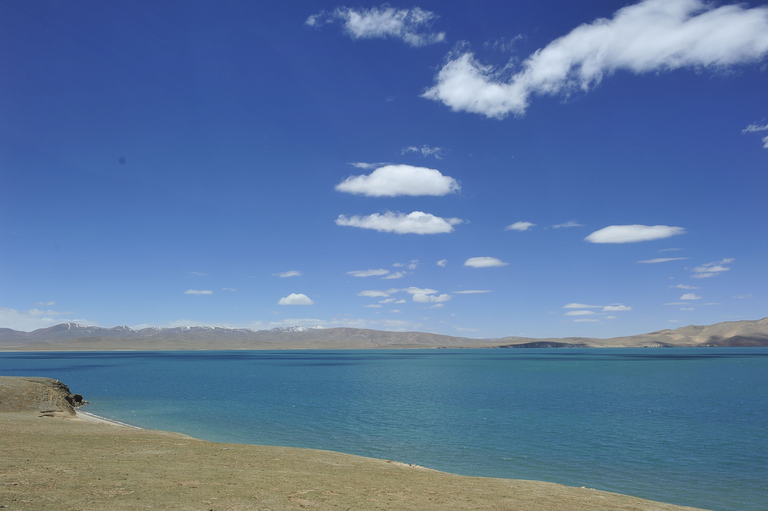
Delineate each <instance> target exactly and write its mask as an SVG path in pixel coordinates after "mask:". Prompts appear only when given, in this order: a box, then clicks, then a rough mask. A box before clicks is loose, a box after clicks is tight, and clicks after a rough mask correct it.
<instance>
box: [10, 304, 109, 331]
mask: <svg viewBox="0 0 768 511" xmlns="http://www.w3.org/2000/svg"><path fill="white" fill-rule="evenodd" d="M46 303H47V302H46ZM67 314H72V312H60V311H53V310H46V311H44V310H40V309H31V310H28V311H18V310H15V309H9V308H7V307H0V325H2V327H3V328H11V329H13V330H20V331H22V332H31V331H32V330H37V329H38V328H48V327H50V326H54V325H58V324H59V323H78V324H80V325H94V324H95V323H93V322H92V321H88V320H87V319H64V318H61V317H55V316H62V315H67Z"/></svg>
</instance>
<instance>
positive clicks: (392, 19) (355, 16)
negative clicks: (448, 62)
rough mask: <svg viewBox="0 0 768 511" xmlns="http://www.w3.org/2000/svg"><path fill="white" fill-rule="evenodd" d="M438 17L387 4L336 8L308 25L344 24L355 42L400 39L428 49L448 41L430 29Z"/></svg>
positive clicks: (314, 15) (317, 15)
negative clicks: (389, 38)
mask: <svg viewBox="0 0 768 511" xmlns="http://www.w3.org/2000/svg"><path fill="white" fill-rule="evenodd" d="M437 18H438V16H437V15H436V14H435V13H433V12H430V11H425V10H423V9H419V8H418V7H414V8H413V9H395V8H393V7H389V6H387V5H386V4H385V5H383V6H381V7H371V8H370V9H364V8H361V9H359V10H355V9H350V8H348V7H337V8H336V10H334V11H333V12H332V13H327V12H324V11H323V12H320V13H319V14H313V15H312V16H310V17H308V18H307V20H306V21H305V22H304V23H305V24H307V25H309V26H312V27H317V26H322V25H325V24H328V23H333V22H334V21H337V20H338V21H341V23H342V24H343V26H344V30H345V31H346V33H347V35H349V36H350V37H351V38H352V39H386V38H388V37H392V38H395V39H401V40H402V41H403V42H405V43H406V44H408V45H410V46H414V47H418V46H426V45H428V44H435V43H440V42H443V41H445V32H432V31H431V30H430V27H431V26H432V23H433V22H434V21H435V20H436V19H437Z"/></svg>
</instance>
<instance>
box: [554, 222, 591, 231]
mask: <svg viewBox="0 0 768 511" xmlns="http://www.w3.org/2000/svg"><path fill="white" fill-rule="evenodd" d="M570 227H584V226H583V225H582V224H580V223H578V222H576V221H575V220H568V221H567V222H564V223H562V224H556V225H553V226H552V228H553V229H568V228H570Z"/></svg>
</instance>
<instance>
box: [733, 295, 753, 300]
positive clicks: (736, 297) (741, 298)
mask: <svg viewBox="0 0 768 511" xmlns="http://www.w3.org/2000/svg"><path fill="white" fill-rule="evenodd" d="M734 298H735V299H737V300H746V299H747V298H752V294H748V295H734Z"/></svg>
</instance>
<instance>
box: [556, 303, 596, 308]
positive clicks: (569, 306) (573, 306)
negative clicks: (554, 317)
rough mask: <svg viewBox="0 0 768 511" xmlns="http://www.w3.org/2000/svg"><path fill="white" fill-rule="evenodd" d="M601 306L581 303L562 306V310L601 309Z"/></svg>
mask: <svg viewBox="0 0 768 511" xmlns="http://www.w3.org/2000/svg"><path fill="white" fill-rule="evenodd" d="M603 307H604V306H603V305H586V304H583V303H568V304H565V305H563V309H602V308H603Z"/></svg>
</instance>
